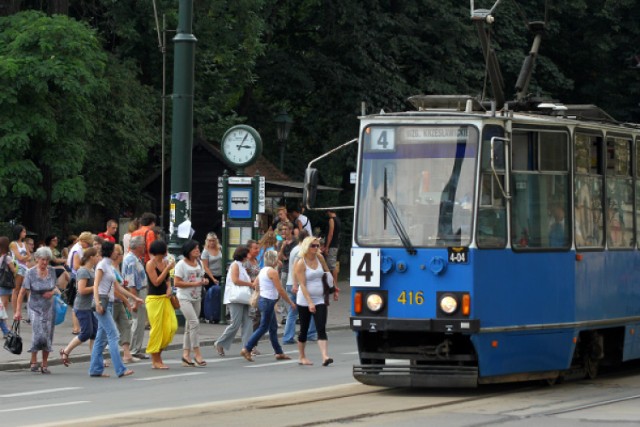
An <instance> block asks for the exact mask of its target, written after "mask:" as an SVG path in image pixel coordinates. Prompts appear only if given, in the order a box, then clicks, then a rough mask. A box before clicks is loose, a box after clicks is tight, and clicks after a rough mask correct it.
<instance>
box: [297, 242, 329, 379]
mask: <svg viewBox="0 0 640 427" xmlns="http://www.w3.org/2000/svg"><path fill="white" fill-rule="evenodd" d="M299 256H300V259H299V260H298V261H297V262H296V265H295V272H294V273H295V275H296V278H297V281H298V285H299V286H300V290H299V292H298V295H297V296H296V304H297V306H298V314H299V316H300V335H298V351H299V357H300V358H299V360H298V363H299V364H300V365H313V363H312V362H311V361H310V360H309V359H307V356H306V354H305V346H306V343H307V332H308V330H309V322H310V321H311V317H313V320H314V322H315V324H316V329H317V330H318V347H319V348H320V352H321V353H322V366H329V365H330V364H331V363H333V359H332V358H330V357H329V354H328V342H327V332H326V326H327V305H326V304H325V300H324V287H323V285H322V276H323V275H324V273H325V271H328V268H326V267H325V266H326V263H325V262H324V258H323V257H322V255H320V242H319V240H318V239H317V238H316V237H307V238H306V239H304V240H303V241H302V243H301V245H300V253H299ZM293 292H294V293H295V292H296V289H293Z"/></svg>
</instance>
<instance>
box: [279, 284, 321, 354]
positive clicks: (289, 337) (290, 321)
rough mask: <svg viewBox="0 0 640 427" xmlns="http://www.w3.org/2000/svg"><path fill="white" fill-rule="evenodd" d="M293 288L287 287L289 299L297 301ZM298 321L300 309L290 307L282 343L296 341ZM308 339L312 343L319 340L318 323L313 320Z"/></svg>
mask: <svg viewBox="0 0 640 427" xmlns="http://www.w3.org/2000/svg"><path fill="white" fill-rule="evenodd" d="M292 289H293V286H289V285H287V294H289V298H291V301H294V302H295V300H296V294H294V293H293V292H292ZM297 319H298V309H292V308H291V307H289V313H288V314H287V323H286V324H285V325H284V335H283V336H282V342H285V343H286V342H291V341H294V339H295V335H296V320H297ZM307 339H308V340H310V341H315V340H316V339H318V333H317V332H316V323H315V321H314V320H313V319H311V324H310V325H309V332H308V333H307Z"/></svg>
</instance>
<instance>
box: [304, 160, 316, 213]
mask: <svg viewBox="0 0 640 427" xmlns="http://www.w3.org/2000/svg"><path fill="white" fill-rule="evenodd" d="M317 193H318V169H315V168H307V170H306V171H305V173H304V188H303V190H302V204H303V206H305V207H306V208H307V209H312V208H313V207H314V206H315V204H316V194H317Z"/></svg>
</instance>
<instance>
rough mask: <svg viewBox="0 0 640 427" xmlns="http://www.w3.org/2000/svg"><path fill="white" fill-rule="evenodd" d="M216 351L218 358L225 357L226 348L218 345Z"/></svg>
mask: <svg viewBox="0 0 640 427" xmlns="http://www.w3.org/2000/svg"><path fill="white" fill-rule="evenodd" d="M216 351H217V352H218V356H220V357H224V347H222V346H221V345H217V346H216Z"/></svg>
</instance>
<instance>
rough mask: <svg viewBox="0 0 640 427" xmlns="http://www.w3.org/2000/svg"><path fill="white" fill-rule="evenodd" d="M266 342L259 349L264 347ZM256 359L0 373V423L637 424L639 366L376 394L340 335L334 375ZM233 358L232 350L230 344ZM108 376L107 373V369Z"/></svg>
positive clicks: (349, 342)
mask: <svg viewBox="0 0 640 427" xmlns="http://www.w3.org/2000/svg"><path fill="white" fill-rule="evenodd" d="M265 344H267V343H265ZM266 347H267V345H264V344H261V345H260V348H261V349H262V350H263V353H265V354H263V355H261V356H259V357H258V358H257V361H256V362H255V363H253V364H251V363H248V362H246V361H245V360H244V359H243V358H241V357H240V356H227V357H225V358H217V357H216V358H211V357H209V358H207V360H208V362H209V364H208V366H207V367H206V368H202V369H199V368H181V367H180V351H172V352H168V353H167V355H166V358H165V359H166V361H167V362H168V363H169V364H170V366H171V369H170V370H169V371H166V372H160V371H155V370H151V368H150V366H149V364H148V363H140V364H136V365H133V366H134V369H135V370H136V374H135V375H134V376H133V377H129V378H124V379H117V378H113V377H112V378H108V379H96V378H89V377H88V376H87V368H88V364H87V363H74V364H73V365H72V366H71V367H69V368H64V367H56V368H55V370H54V373H53V374H52V375H38V374H30V373H27V372H24V371H20V372H2V373H0V384H2V387H0V419H1V420H2V424H3V425H10V426H23V425H40V426H52V425H65V426H68V425H83V426H87V425H96V426H129V425H153V426H172V427H173V426H175V425H181V426H200V425H214V424H215V425H219V426H225V427H226V426H236V425H237V426H247V425H260V426H261V427H268V426H278V427H286V426H312V425H314V426H315V425H323V426H325V425H326V426H331V425H336V426H337V425H340V426H344V425H345V424H356V425H366V426H376V425H379V426H388V425H395V426H414V425H415V426H424V425H425V424H432V425H438V426H439V427H440V426H443V427H446V426H480V425H498V424H499V425H501V426H512V425H513V426H532V425H535V426H538V425H544V424H549V425H562V426H563V427H564V426H573V425H575V426H578V425H582V424H581V423H584V422H591V423H592V424H593V425H598V426H602V425H614V424H615V425H616V426H617V427H619V426H625V425H634V426H635V425H638V424H639V423H640V404H639V403H640V364H635V365H629V368H628V369H627V370H623V371H614V372H611V373H604V374H603V375H602V376H601V377H599V378H597V379H595V380H589V381H586V380H582V381H568V382H566V383H564V384H559V385H556V386H553V387H549V386H547V385H543V384H541V383H523V384H506V385H491V386H483V387H480V388H478V389H462V390H450V389H447V390H415V389H386V388H380V387H370V386H364V385H361V384H358V383H355V382H354V381H353V379H352V378H351V367H352V365H353V364H354V363H355V362H356V358H357V354H356V352H355V344H354V342H353V336H352V334H351V333H350V332H349V331H340V332H336V333H332V334H331V335H330V350H331V355H332V357H333V358H334V359H335V361H336V363H335V365H333V366H331V367H328V368H325V367H322V366H320V363H319V362H320V360H319V354H318V350H317V348H316V346H315V345H314V344H312V343H310V345H309V348H308V355H309V356H310V357H311V358H312V359H313V360H314V361H315V362H316V366H313V367H302V366H298V365H297V363H296V357H297V354H296V352H295V350H294V347H293V346H286V347H285V351H287V353H289V354H290V355H291V356H292V357H293V360H291V361H275V360H274V359H273V356H272V355H269V354H266V353H267V351H266V350H267V348H266ZM233 349H234V350H239V346H237V345H234V347H233ZM107 372H109V373H112V370H107Z"/></svg>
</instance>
